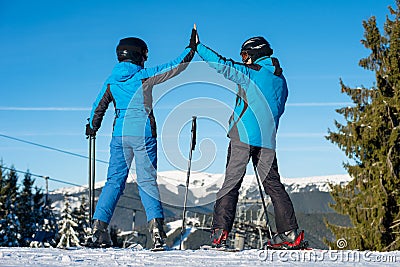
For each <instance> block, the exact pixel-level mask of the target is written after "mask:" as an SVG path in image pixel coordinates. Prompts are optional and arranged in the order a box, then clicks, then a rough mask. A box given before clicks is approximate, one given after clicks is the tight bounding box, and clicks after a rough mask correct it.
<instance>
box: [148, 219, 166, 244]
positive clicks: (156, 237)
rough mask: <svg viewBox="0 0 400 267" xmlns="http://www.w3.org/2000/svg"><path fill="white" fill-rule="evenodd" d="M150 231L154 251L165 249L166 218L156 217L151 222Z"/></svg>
mask: <svg viewBox="0 0 400 267" xmlns="http://www.w3.org/2000/svg"><path fill="white" fill-rule="evenodd" d="M149 231H150V235H151V240H152V242H153V247H152V248H151V250H152V251H160V250H165V239H166V238H167V235H166V234H165V232H164V219H162V218H155V219H152V220H151V221H150V222H149Z"/></svg>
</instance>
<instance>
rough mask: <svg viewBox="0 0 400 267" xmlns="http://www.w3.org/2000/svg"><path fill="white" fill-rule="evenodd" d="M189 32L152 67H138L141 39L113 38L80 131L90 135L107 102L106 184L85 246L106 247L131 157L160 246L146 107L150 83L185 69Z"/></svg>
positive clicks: (152, 136) (143, 56)
mask: <svg viewBox="0 0 400 267" xmlns="http://www.w3.org/2000/svg"><path fill="white" fill-rule="evenodd" d="M194 37H195V30H194V29H193V30H192V37H191V39H190V40H191V41H190V44H189V46H188V47H187V48H186V49H185V50H184V51H183V53H182V54H181V55H180V56H179V57H178V58H176V59H174V60H173V61H171V62H169V63H166V64H163V65H159V66H157V67H153V68H144V62H145V61H146V60H147V53H148V50H147V45H146V43H145V42H144V41H143V40H141V39H139V38H135V37H129V38H124V39H121V40H120V41H119V44H118V46H117V49H116V52H117V57H118V62H119V63H118V64H117V65H116V66H115V67H114V69H113V71H112V73H111V75H110V76H109V77H108V79H107V80H106V82H105V83H104V85H103V88H102V90H101V91H100V93H99V95H98V97H97V99H96V101H95V102H94V104H93V108H92V111H91V114H90V119H89V123H88V124H87V125H86V135H88V136H90V135H95V134H96V132H97V131H98V129H99V128H100V126H101V122H102V120H103V116H104V114H105V112H106V110H107V108H108V106H109V104H110V103H111V102H112V103H113V105H114V109H115V120H114V128H113V134H112V139H111V143H110V162H109V167H108V174H107V182H106V184H105V186H104V187H103V189H102V192H101V194H100V197H99V200H98V202H97V205H96V210H95V213H94V215H93V235H92V240H91V242H90V244H89V245H90V246H93V247H109V246H111V245H112V242H111V239H110V235H109V233H108V229H107V228H108V224H109V223H110V220H111V217H112V215H113V213H114V209H115V206H116V204H117V202H118V199H119V198H120V196H121V195H122V193H123V191H124V188H125V183H126V179H127V177H128V173H129V168H130V165H131V163H132V160H133V157H134V156H135V164H136V174H137V183H138V188H139V195H140V198H141V201H142V204H143V206H144V209H145V212H146V216H147V221H148V222H149V228H150V229H149V230H150V233H151V236H152V241H153V248H155V249H159V248H162V247H163V246H164V238H165V237H166V235H165V232H164V230H163V223H164V222H163V219H164V214H163V208H162V205H161V201H160V193H159V189H158V185H157V181H156V179H157V139H156V123H155V119H154V115H153V111H152V89H153V86H154V85H156V84H159V83H162V82H164V81H166V80H168V79H170V78H172V77H174V76H176V75H178V74H179V73H180V72H182V71H183V70H185V68H186V67H187V66H188V63H189V62H190V61H191V60H192V58H193V56H194V53H195V52H194V46H195V42H194V40H195V39H194Z"/></svg>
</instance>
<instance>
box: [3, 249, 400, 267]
mask: <svg viewBox="0 0 400 267" xmlns="http://www.w3.org/2000/svg"><path fill="white" fill-rule="evenodd" d="M399 264H400V251H396V252H387V253H379V252H368V251H367V252H359V251H348V250H341V251H336V250H312V251H311V250H303V251H270V250H269V251H264V250H246V251H242V252H222V251H205V250H185V251H179V250H171V251H163V252H151V251H148V250H135V249H117V248H110V249H88V248H81V249H77V250H64V249H56V248H0V266H32V265H38V266H190V267H195V266H320V265H323V266H356V265H362V266H381V267H382V266H399Z"/></svg>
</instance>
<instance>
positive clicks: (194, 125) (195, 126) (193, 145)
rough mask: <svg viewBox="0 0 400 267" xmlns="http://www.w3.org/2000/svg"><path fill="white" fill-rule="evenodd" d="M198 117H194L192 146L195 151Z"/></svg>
mask: <svg viewBox="0 0 400 267" xmlns="http://www.w3.org/2000/svg"><path fill="white" fill-rule="evenodd" d="M196 119H197V116H192V145H191V150H194V148H195V147H196V131H197V123H196Z"/></svg>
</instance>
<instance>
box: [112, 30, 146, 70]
mask: <svg viewBox="0 0 400 267" xmlns="http://www.w3.org/2000/svg"><path fill="white" fill-rule="evenodd" d="M147 52H148V49H147V45H146V43H145V42H144V41H143V40H142V39H139V38H136V37H128V38H124V39H121V40H120V41H119V44H118V45H117V57H118V61H119V62H121V61H124V60H127V59H129V60H132V61H133V62H134V63H135V64H138V65H143V63H144V61H146V60H147Z"/></svg>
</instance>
